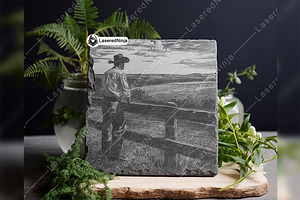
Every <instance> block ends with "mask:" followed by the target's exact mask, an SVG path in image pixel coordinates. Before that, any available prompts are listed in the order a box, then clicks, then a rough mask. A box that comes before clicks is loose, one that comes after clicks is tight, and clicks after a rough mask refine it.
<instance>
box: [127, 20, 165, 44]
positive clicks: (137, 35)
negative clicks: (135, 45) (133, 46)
mask: <svg viewBox="0 0 300 200" xmlns="http://www.w3.org/2000/svg"><path fill="white" fill-rule="evenodd" d="M127 34H128V37H129V38H130V39H160V36H159V34H158V33H157V31H156V30H155V29H154V27H153V26H152V25H151V24H150V23H149V22H147V21H145V19H143V20H140V19H139V18H138V17H137V18H135V19H134V20H133V21H132V22H131V23H130V24H129V28H128V29H127Z"/></svg>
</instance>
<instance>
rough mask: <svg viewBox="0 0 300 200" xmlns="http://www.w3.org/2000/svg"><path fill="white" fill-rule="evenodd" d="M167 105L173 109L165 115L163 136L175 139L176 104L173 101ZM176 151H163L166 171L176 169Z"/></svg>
mask: <svg viewBox="0 0 300 200" xmlns="http://www.w3.org/2000/svg"><path fill="white" fill-rule="evenodd" d="M168 105H169V106H172V107H174V109H173V110H172V111H171V112H170V113H169V114H168V115H167V118H166V119H165V137H166V138H167V139H171V140H176V132H177V119H176V118H175V116H176V113H177V112H178V106H177V105H176V104H175V103H173V102H168ZM176 164H177V162H176V153H175V152H173V151H165V166H166V168H167V171H168V172H175V170H176Z"/></svg>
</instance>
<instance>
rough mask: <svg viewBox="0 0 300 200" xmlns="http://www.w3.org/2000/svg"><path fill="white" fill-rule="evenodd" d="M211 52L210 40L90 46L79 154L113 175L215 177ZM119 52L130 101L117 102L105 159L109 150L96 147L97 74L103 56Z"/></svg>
mask: <svg viewBox="0 0 300 200" xmlns="http://www.w3.org/2000/svg"><path fill="white" fill-rule="evenodd" d="M216 52H217V49H216V41H213V40H130V41H129V44H128V45H126V46H98V47H96V48H92V49H91V56H93V58H94V66H93V69H94V72H95V88H96V91H95V92H93V93H91V92H92V91H89V92H90V94H89V96H91V97H92V98H91V99H92V104H91V106H90V107H89V108H88V111H87V123H88V125H89V127H88V132H87V137H86V144H87V147H88V152H87V156H86V160H87V161H88V162H89V163H90V164H91V165H92V166H93V167H94V168H96V169H98V170H101V171H105V172H109V173H114V174H118V175H160V176H164V175H165V176H214V175H216V174H217V172H218V165H217V151H218V146H217V144H218V143H217V141H218V136H217V56H216ZM120 53H121V54H123V55H124V56H126V57H128V58H129V59H130V62H129V63H126V64H125V68H124V70H123V72H124V73H125V74H126V77H127V81H128V85H129V88H130V93H131V101H132V103H131V104H128V103H126V102H125V99H123V100H122V102H120V103H119V105H118V106H119V109H121V110H122V112H124V117H125V119H126V131H124V132H123V133H122V137H120V139H119V140H118V141H116V142H115V143H114V142H112V144H111V146H113V145H114V144H116V143H118V144H120V141H121V145H122V148H121V151H120V153H119V154H118V156H117V157H116V156H115V157H113V156H112V155H113V152H111V149H114V148H109V151H107V150H106V151H105V150H104V148H103V146H104V145H103V141H102V138H103V136H102V129H103V126H104V125H103V119H104V118H105V117H107V116H105V112H103V111H102V110H103V108H104V107H103V105H106V104H107V100H106V101H105V100H103V98H104V97H103V93H102V92H101V91H102V88H103V78H104V76H103V74H104V73H105V72H106V71H107V70H109V69H110V68H112V67H113V65H112V64H108V61H109V60H113V56H114V55H116V54H120ZM116 122H118V121H117V120H116ZM113 125H115V123H113ZM111 134H114V133H111ZM104 144H105V143H104Z"/></svg>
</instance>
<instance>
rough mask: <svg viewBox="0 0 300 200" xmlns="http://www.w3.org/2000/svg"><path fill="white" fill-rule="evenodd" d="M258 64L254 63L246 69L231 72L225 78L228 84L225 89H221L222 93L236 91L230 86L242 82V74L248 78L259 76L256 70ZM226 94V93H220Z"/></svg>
mask: <svg viewBox="0 0 300 200" xmlns="http://www.w3.org/2000/svg"><path fill="white" fill-rule="evenodd" d="M255 68H256V65H252V66H249V67H247V68H246V69H244V70H242V72H240V73H238V71H237V70H234V72H229V73H228V77H227V78H226V79H225V81H227V85H226V87H225V89H223V90H221V92H220V93H221V94H226V93H228V92H230V91H234V88H230V85H231V84H233V83H236V84H242V80H241V79H240V77H241V76H246V77H247V78H248V79H250V80H253V79H254V76H257V72H256V71H255ZM219 96H224V95H219Z"/></svg>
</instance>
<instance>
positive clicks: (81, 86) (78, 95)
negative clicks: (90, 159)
mask: <svg viewBox="0 0 300 200" xmlns="http://www.w3.org/2000/svg"><path fill="white" fill-rule="evenodd" d="M63 83H64V89H63V91H62V92H61V93H60V95H59V96H58V98H57V99H56V101H55V104H54V108H53V113H54V114H57V109H60V108H62V107H69V108H71V109H72V110H74V111H76V112H83V113H85V111H86V105H87V76H86V75H83V74H74V76H73V77H68V78H66V79H65V80H64V81H63ZM80 124H81V119H79V118H78V119H74V120H71V121H68V122H67V123H66V124H64V125H63V124H58V125H54V132H55V135H56V138H57V141H58V144H59V145H60V147H61V149H62V150H63V152H65V153H66V152H67V151H68V150H69V148H70V147H71V145H72V144H73V143H74V141H75V133H76V132H77V131H78V129H79V126H80ZM84 147H85V145H84ZM84 147H82V148H81V149H82V150H81V151H84V149H85V148H84ZM82 154H84V152H81V155H82Z"/></svg>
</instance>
